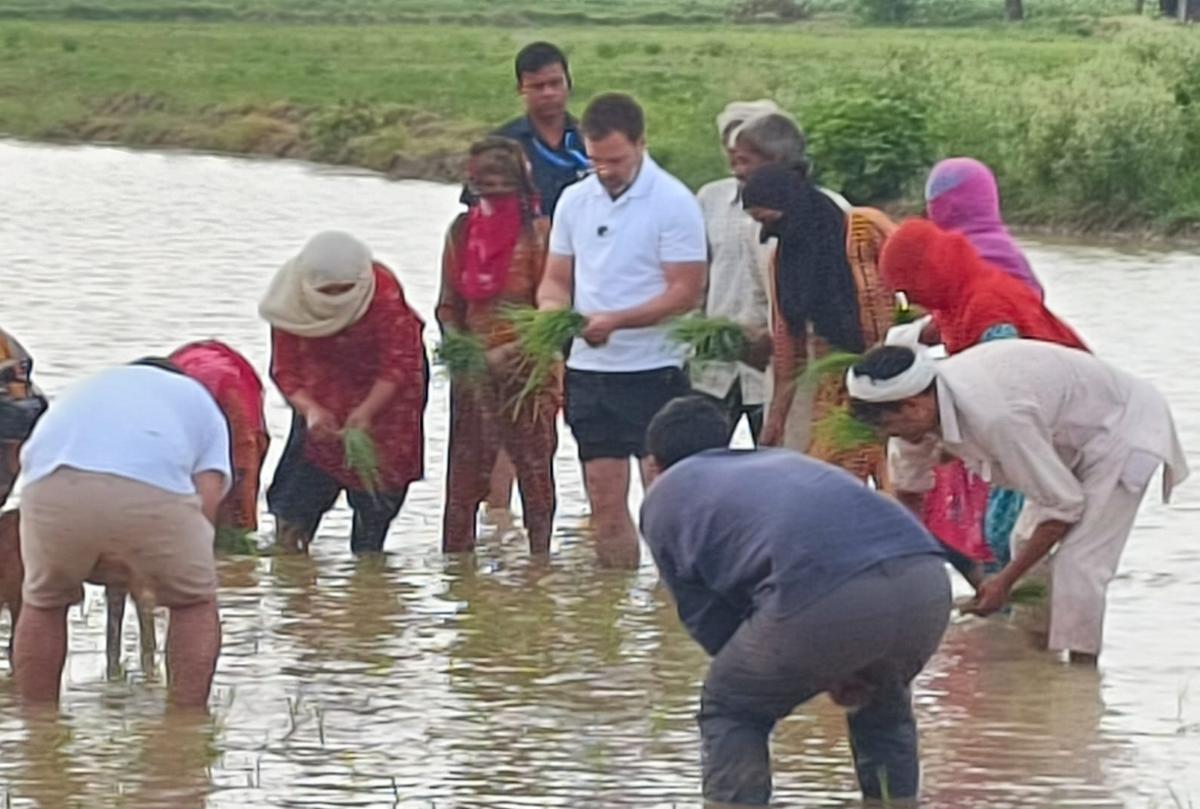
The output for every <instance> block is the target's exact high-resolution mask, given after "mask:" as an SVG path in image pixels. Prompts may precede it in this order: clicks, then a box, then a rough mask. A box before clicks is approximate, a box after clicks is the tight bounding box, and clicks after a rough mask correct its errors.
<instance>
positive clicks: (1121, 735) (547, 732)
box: [0, 143, 1200, 809]
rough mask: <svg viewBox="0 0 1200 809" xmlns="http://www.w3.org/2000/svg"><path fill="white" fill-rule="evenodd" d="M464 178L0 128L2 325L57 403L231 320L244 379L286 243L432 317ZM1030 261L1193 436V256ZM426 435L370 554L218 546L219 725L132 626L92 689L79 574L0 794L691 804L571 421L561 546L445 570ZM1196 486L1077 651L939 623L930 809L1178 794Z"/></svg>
mask: <svg viewBox="0 0 1200 809" xmlns="http://www.w3.org/2000/svg"><path fill="white" fill-rule="evenodd" d="M455 198H456V191H455V189H452V188H447V187H444V186H436V185H430V184H422V183H391V182H385V181H382V180H379V179H377V178H375V177H370V176H353V175H345V174H334V173H329V172H325V171H321V170H317V169H314V168H312V167H308V166H304V165H298V164H289V163H274V162H250V161H241V160H230V159H225V158H218V157H205V156H184V155H161V154H144V153H136V154H135V153H128V152H124V151H119V150H111V149H99V148H52V147H43V146H30V145H22V144H15V143H0V289H3V290H4V297H3V306H2V308H0V323H2V325H3V326H4V328H6V329H9V330H10V331H12V332H13V333H14V334H16V335H18V336H19V337H20V339H21V340H23V341H24V342H25V343H26V345H27V346H28V347H29V348H30V349H31V350H32V351H33V352H34V354H35V356H36V358H37V361H38V373H39V376H40V379H41V382H42V384H43V386H44V387H46V388H47V389H48V391H49V392H50V393H51V394H53V393H55V392H57V391H60V390H61V389H62V387H63V386H64V385H65V384H66V383H67V382H68V381H70V380H71V379H73V378H76V377H78V376H80V375H82V374H85V373H88V372H90V371H93V370H96V369H98V368H101V367H104V366H105V365H108V364H112V363H117V362H122V361H125V360H129V359H132V358H134V357H137V356H139V355H142V354H146V353H149V352H162V351H165V350H168V349H170V348H172V347H174V346H176V345H178V344H180V343H182V342H184V341H186V340H191V339H195V338H204V337H213V336H219V337H221V338H223V339H226V340H228V341H229V342H231V343H233V344H235V345H236V346H238V347H239V348H241V349H242V350H244V351H245V352H246V353H247V354H248V355H249V356H250V358H251V359H252V360H253V361H254V362H255V363H256V365H257V366H258V367H259V368H260V369H264V368H265V366H266V359H267V331H266V329H265V328H264V327H263V325H262V324H261V323H259V321H258V320H257V319H256V317H255V311H254V308H255V301H256V299H257V297H258V295H259V293H260V291H261V290H262V289H263V286H264V284H265V283H266V281H267V278H268V277H269V275H270V274H271V272H272V271H273V270H274V269H275V268H276V266H277V265H278V264H279V263H280V262H281V261H282V260H284V259H285V258H287V257H288V256H289V255H290V254H291V253H292V252H293V251H294V250H295V249H296V248H297V247H298V246H299V245H300V244H301V242H302V241H303V240H304V239H305V238H306V237H307V236H308V235H310V234H311V233H312V232H314V231H315V230H318V229H322V228H329V227H339V228H346V229H350V230H353V231H354V232H356V233H358V234H359V235H360V236H361V237H362V238H364V239H365V240H366V241H368V242H369V243H370V244H371V245H372V246H373V247H374V249H375V250H376V252H377V254H378V255H379V256H380V257H381V258H382V259H383V260H384V261H386V262H387V263H389V264H390V265H391V266H392V267H394V268H395V269H396V270H397V271H398V273H399V275H400V276H401V278H402V279H403V281H404V283H405V285H406V288H407V290H408V293H409V296H410V298H411V299H412V300H413V301H415V303H416V304H417V306H418V307H419V308H420V310H421V311H422V312H423V313H425V314H427V315H428V314H429V313H430V312H431V309H432V303H433V300H434V295H435V284H436V278H437V273H436V270H435V267H436V262H437V256H438V250H439V244H440V239H441V234H442V231H443V229H444V227H445V225H446V223H447V222H448V220H449V219H450V217H451V215H452V214H453V212H454V210H455V207H456V205H455ZM1030 254H1031V257H1032V258H1033V260H1034V263H1035V265H1036V266H1037V267H1038V269H1039V271H1040V272H1041V273H1042V275H1043V277H1044V279H1045V281H1046V284H1047V287H1048V290H1049V297H1050V301H1051V302H1052V305H1053V306H1054V308H1056V309H1057V310H1058V311H1059V312H1060V313H1062V314H1063V315H1065V316H1067V317H1069V318H1070V319H1071V320H1072V321H1073V322H1074V323H1075V324H1077V325H1078V326H1079V328H1080V330H1081V331H1082V332H1083V333H1084V334H1085V335H1086V337H1087V339H1088V340H1089V341H1090V342H1091V344H1092V345H1093V346H1094V347H1095V349H1096V350H1097V351H1098V352H1099V353H1100V354H1102V355H1104V356H1106V357H1108V358H1110V359H1111V360H1113V361H1114V362H1116V363H1118V364H1120V365H1122V366H1124V367H1127V368H1129V369H1131V370H1133V371H1135V372H1137V373H1139V374H1142V375H1144V376H1146V377H1148V378H1151V379H1153V380H1154V381H1155V382H1156V383H1157V384H1158V385H1159V386H1160V387H1161V388H1162V389H1163V390H1164V391H1165V392H1166V393H1167V394H1168V395H1169V396H1170V397H1171V400H1172V402H1173V404H1174V406H1175V412H1176V416H1177V419H1178V421H1179V423H1180V427H1181V429H1182V431H1183V433H1184V437H1185V443H1186V444H1187V445H1188V446H1189V447H1191V448H1193V449H1194V448H1196V447H1200V385H1198V384H1197V382H1196V380H1197V376H1196V373H1195V369H1196V368H1197V367H1200V344H1198V343H1197V342H1196V341H1194V340H1191V339H1190V338H1189V337H1188V335H1189V334H1190V333H1191V331H1192V329H1191V328H1189V323H1190V321H1191V320H1192V319H1194V316H1195V313H1194V311H1191V310H1190V309H1186V308H1185V306H1187V305H1188V304H1189V303H1190V304H1191V305H1192V306H1193V307H1194V305H1195V303H1196V302H1197V301H1200V265H1198V263H1197V259H1196V257H1195V256H1194V255H1189V254H1184V253H1123V252H1119V251H1114V250H1112V249H1107V248H1105V249H1101V248H1094V247H1085V246H1078V245H1070V244H1032V245H1030ZM1192 325H1193V326H1194V324H1192ZM427 336H428V337H429V339H431V340H432V339H433V336H432V329H431V330H430V331H429V332H428V333H427ZM269 407H270V413H269V417H270V424H271V429H272V435H273V437H274V439H275V440H276V449H275V451H274V452H273V453H272V463H273V461H274V458H275V457H276V456H277V454H278V449H279V447H280V446H281V444H282V438H283V436H284V431H285V427H286V411H285V410H284V408H283V403H282V401H281V400H280V399H279V398H278V396H277V395H273V396H272V398H271V400H270V404H269ZM427 425H428V432H429V468H428V480H427V481H426V482H425V483H422V484H420V485H418V486H415V487H414V488H413V491H412V496H411V499H410V502H409V504H408V505H407V507H406V508H405V510H404V512H403V514H402V516H401V518H400V519H399V520H398V521H397V523H396V525H395V526H394V528H393V531H392V534H391V536H390V538H389V541H388V550H389V551H390V555H389V556H388V558H387V559H386V562H384V563H383V564H359V565H356V564H355V563H354V562H353V561H352V560H351V558H350V556H349V554H348V551H347V541H346V539H345V537H346V533H347V530H348V520H347V513H346V511H345V510H344V509H342V508H339V510H338V511H336V512H335V513H333V514H332V515H331V516H330V517H329V518H328V519H327V520H326V522H325V524H324V526H323V528H322V533H321V537H320V539H319V541H318V542H317V543H316V545H315V546H314V553H313V558H312V559H311V560H296V559H289V560H282V559H268V558H260V559H240V560H227V561H225V562H223V564H222V569H221V578H222V585H223V587H222V594H221V608H222V615H223V620H224V630H225V645H224V651H223V655H222V658H221V663H220V668H219V671H218V673H217V679H216V688H215V693H214V697H213V706H214V710H213V716H212V718H211V719H210V720H206V721H203V722H198V723H190V724H188V723H180V722H178V721H174V720H164V719H163V718H162V715H163V710H162V709H163V697H164V693H163V684H162V659H161V654H160V656H159V659H158V661H157V665H156V667H155V668H154V670H151V671H143V670H141V669H140V668H139V667H138V664H137V662H136V661H137V654H136V637H135V636H136V631H135V628H134V626H133V624H132V617H131V618H130V625H129V626H128V627H127V631H126V645H127V648H126V655H125V657H126V665H127V667H128V668H127V673H126V676H125V678H124V679H123V680H120V681H106V680H105V678H104V654H103V641H104V614H103V605H102V596H101V594H100V593H98V592H89V594H88V600H87V602H86V603H85V604H84V605H82V607H81V608H78V609H72V611H71V654H70V658H69V663H68V670H67V675H66V678H67V680H66V686H65V691H64V703H63V706H62V707H63V710H62V713H61V716H60V717H58V718H57V719H54V720H52V721H32V720H26V719H24V718H22V717H21V716H20V715H19V714H18V713H17V712H16V711H15V709H14V705H13V703H12V694H11V684H10V680H9V679H8V678H7V677H6V676H4V677H0V805H3V806H10V805H11V806H13V807H29V806H45V807H58V806H64V807H66V806H87V807H99V806H171V807H181V808H182V807H200V806H210V807H243V806H251V807H253V806H380V807H387V806H402V807H410V806H411V807H434V806H436V807H441V808H442V809H447V808H449V807H513V808H514V809H515V808H516V807H534V806H538V807H543V806H546V807H568V806H570V807H607V806H637V807H670V806H679V807H684V806H697V805H698V804H699V800H698V797H697V793H698V767H697V758H698V754H697V736H696V730H695V726H694V724H693V721H692V714H693V712H694V711H695V708H696V695H697V683H698V682H699V680H700V678H701V677H702V675H703V672H704V668H705V660H704V657H703V655H702V653H700V652H699V651H698V649H697V648H696V647H695V646H694V645H693V644H692V643H691V642H690V641H689V640H688V639H687V637H686V636H685V635H684V634H683V633H682V632H681V631H680V629H679V626H678V623H677V621H676V619H675V617H674V615H673V613H672V610H671V607H670V605H669V602H668V600H667V598H666V596H665V594H664V593H663V591H662V589H661V588H660V587H659V586H657V577H656V575H655V571H654V568H653V566H652V564H651V563H650V562H649V561H647V562H646V563H644V564H643V566H642V568H641V569H640V570H638V571H637V572H634V573H606V572H599V571H597V570H596V569H595V568H594V564H593V559H592V555H591V552H590V550H589V548H588V547H587V545H586V543H585V542H584V541H583V540H581V539H580V538H579V531H578V528H579V525H580V523H581V516H582V514H583V500H582V498H581V490H580V486H579V482H578V475H577V471H576V465H575V463H574V462H573V461H572V459H571V452H572V449H573V447H572V445H571V442H570V440H569V438H565V440H564V446H563V449H562V451H561V454H560V457H559V459H558V472H559V479H560V481H561V493H562V513H561V516H560V521H559V524H560V528H559V530H558V532H557V536H556V540H555V548H556V553H555V555H554V557H553V560H552V561H551V562H550V563H549V564H548V565H544V566H539V565H534V564H530V563H529V562H528V561H527V560H526V558H525V556H524V554H523V553H522V549H521V545H520V542H519V541H515V540H508V541H505V540H503V539H501V538H492V539H490V540H488V541H487V542H486V543H485V544H484V546H483V548H482V549H481V551H480V553H479V555H478V558H477V559H476V560H475V561H473V562H466V561H461V560H459V561H449V562H448V561H445V560H444V559H442V558H441V557H440V556H439V554H438V553H437V546H438V524H439V518H440V517H439V515H440V508H441V494H440V485H439V484H440V480H441V478H442V474H443V464H442V458H443V455H444V449H445V446H444V444H445V438H444V437H445V430H446V388H445V384H444V383H443V382H441V381H439V382H438V383H437V384H436V386H435V389H434V392H433V398H432V401H431V404H430V408H429V414H428V420H427ZM1195 458H1196V456H1195V455H1194V454H1193V459H1194V460H1195ZM1194 465H1196V464H1194ZM1197 491H1198V490H1197V488H1196V486H1195V485H1192V486H1189V487H1185V488H1184V489H1183V490H1182V491H1181V492H1180V494H1179V497H1178V501H1177V502H1176V503H1175V504H1174V505H1172V506H1171V507H1169V508H1168V507H1164V506H1162V505H1161V504H1159V503H1157V502H1153V501H1148V502H1147V503H1146V505H1145V506H1144V508H1143V511H1142V514H1141V515H1140V518H1139V520H1138V524H1137V530H1136V532H1135V535H1134V537H1133V539H1132V541H1131V544H1130V548H1129V551H1128V553H1127V556H1126V559H1125V562H1124V565H1123V567H1122V572H1121V575H1120V578H1119V579H1118V580H1117V581H1116V582H1115V583H1114V585H1113V587H1112V593H1111V600H1110V605H1111V606H1110V614H1109V623H1108V636H1107V647H1106V653H1105V656H1104V659H1103V661H1102V667H1101V669H1100V671H1099V672H1098V673H1097V672H1087V671H1079V670H1073V669H1069V668H1066V667H1063V666H1061V665H1059V664H1057V663H1056V662H1055V661H1053V660H1051V659H1049V658H1047V657H1046V656H1045V655H1042V654H1038V653H1035V652H1033V651H1031V650H1030V649H1029V648H1028V647H1027V644H1026V641H1025V635H1024V634H1023V632H1021V631H1020V630H1019V629H1017V628H1015V627H1014V626H1012V625H1011V624H1009V623H1007V622H1006V621H1004V620H992V621H988V622H983V621H978V620H974V619H971V620H962V621H958V622H956V623H955V625H954V626H953V628H952V630H951V631H950V633H949V635H948V636H947V638H946V641H945V643H944V646H943V648H942V650H941V652H940V653H939V655H938V657H937V658H936V659H935V661H934V663H933V664H932V665H931V667H930V669H929V670H928V671H927V672H926V673H925V674H924V675H923V676H922V678H921V680H920V682H919V688H918V696H917V702H918V710H919V715H920V720H921V723H922V733H923V744H924V754H925V773H926V789H925V793H926V804H925V805H927V806H934V807H971V806H989V807H1051V806H1062V807H1066V806H1074V807H1119V806H1138V807H1143V806H1144V807H1153V806H1158V807H1173V806H1176V805H1179V806H1189V805H1191V804H1189V801H1191V802H1193V803H1196V802H1200V546H1198V545H1197V543H1196V541H1195V538H1196V535H1197V533H1198V532H1200V494H1197ZM267 529H268V530H269V524H268V526H267ZM0 621H2V623H0V637H7V634H8V629H9V628H8V625H7V617H5V618H4V619H0ZM160 623H161V618H160ZM160 629H161V626H160ZM3 666H6V664H4V663H0V667H3ZM774 755H775V764H776V768H777V774H778V775H777V785H778V802H779V804H780V805H784V806H845V805H851V804H852V802H853V800H854V797H855V791H854V783H853V778H852V774H851V771H850V768H849V766H848V764H849V758H848V752H847V747H846V743H845V740H844V733H843V730H842V719H841V716H840V714H839V713H838V712H837V711H836V710H834V709H833V708H832V707H831V706H830V705H828V704H826V703H824V702H821V703H819V704H815V705H813V706H810V707H809V708H807V709H805V710H804V711H802V712H801V713H799V714H797V715H796V716H794V717H792V718H791V719H789V720H788V721H786V722H785V723H783V724H782V725H781V726H780V728H779V729H778V732H777V734H776V739H775V745H774Z"/></svg>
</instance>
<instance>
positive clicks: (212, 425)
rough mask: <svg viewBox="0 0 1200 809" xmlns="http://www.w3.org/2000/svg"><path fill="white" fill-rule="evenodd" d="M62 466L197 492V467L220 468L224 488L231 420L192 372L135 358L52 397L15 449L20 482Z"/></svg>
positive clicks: (199, 469) (204, 469)
mask: <svg viewBox="0 0 1200 809" xmlns="http://www.w3.org/2000/svg"><path fill="white" fill-rule="evenodd" d="M64 466H66V467H71V468H72V469H79V470H81V471H84V472H104V473H107V474H110V475H117V476H119V477H124V478H129V479H131V480H136V481H139V482H141V483H146V484H148V485H150V486H157V487H158V488H160V489H164V490H165V491H168V492H173V493H175V494H195V493H196V485H195V483H194V482H193V481H192V476H193V475H195V474H198V473H200V472H220V473H221V474H222V475H224V476H225V488H226V490H227V491H228V489H229V486H230V479H231V475H230V457H229V425H228V423H227V422H226V421H225V416H224V415H222V413H221V409H220V408H219V407H217V403H216V401H215V400H214V399H213V397H212V396H210V395H209V393H208V391H206V390H205V389H204V387H203V386H202V385H201V384H200V383H199V382H197V381H195V380H194V379H191V378H189V377H186V376H183V375H182V374H176V373H172V372H170V371H165V370H162V369H160V368H149V367H146V366H139V365H126V366H122V367H120V368H113V369H111V370H108V371H104V372H103V373H100V374H97V375H96V376H93V377H92V378H90V379H87V380H84V381H83V382H80V383H77V384H75V385H73V386H72V387H71V388H70V389H69V390H68V391H67V392H66V393H64V394H63V395H62V396H60V397H59V398H58V399H56V400H54V401H53V402H52V403H51V405H50V407H49V409H48V410H46V414H45V415H44V416H42V418H41V420H40V421H39V422H38V423H37V426H36V427H34V429H33V434H32V435H30V437H29V440H28V441H26V442H25V446H24V448H23V449H22V450H21V469H22V475H23V476H24V480H25V484H26V485H29V484H32V483H36V482H37V481H38V480H41V479H42V478H44V477H46V476H47V475H49V474H50V473H51V472H53V471H54V470H56V469H58V468H59V467H64Z"/></svg>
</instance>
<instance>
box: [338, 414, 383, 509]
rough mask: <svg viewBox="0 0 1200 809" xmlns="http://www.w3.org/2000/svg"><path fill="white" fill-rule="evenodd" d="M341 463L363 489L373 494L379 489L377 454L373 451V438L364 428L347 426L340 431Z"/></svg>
mask: <svg viewBox="0 0 1200 809" xmlns="http://www.w3.org/2000/svg"><path fill="white" fill-rule="evenodd" d="M342 449H343V452H344V453H345V460H344V461H343V463H344V464H345V466H346V468H347V469H349V470H350V471H351V472H353V473H354V474H355V475H356V476H357V477H358V479H359V480H360V481H361V482H362V487H363V491H365V492H366V493H367V494H370V495H374V494H375V493H376V492H377V491H378V490H379V484H380V477H379V456H378V455H377V454H376V452H375V440H374V439H373V438H371V436H370V435H369V434H368V433H367V431H366V430H360V429H358V428H356V427H350V428H347V429H346V430H345V431H344V432H343V433H342Z"/></svg>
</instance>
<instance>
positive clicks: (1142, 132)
mask: <svg viewBox="0 0 1200 809" xmlns="http://www.w3.org/2000/svg"><path fill="white" fill-rule="evenodd" d="M1131 73H1132V74H1135V75H1136V79H1135V80H1131ZM1027 92H1028V95H1027V96H1026V98H1025V99H1024V103H1025V105H1026V108H1027V110H1028V127H1027V130H1026V136H1025V139H1024V141H1023V142H1022V143H1021V144H1020V146H1019V148H1018V153H1019V159H1020V162H1021V165H1020V167H1019V169H1020V171H1021V172H1022V173H1023V175H1024V176H1023V177H1022V180H1023V181H1024V182H1026V183H1027V184H1028V186H1029V190H1030V191H1034V192H1037V193H1040V194H1044V195H1046V196H1047V198H1048V199H1051V198H1053V199H1055V200H1056V202H1057V204H1056V205H1055V206H1054V207H1056V208H1058V209H1059V210H1063V209H1064V208H1065V209H1073V218H1075V219H1078V220H1082V221H1084V222H1092V223H1097V224H1098V223H1100V222H1102V221H1104V222H1113V223H1121V222H1124V221H1131V220H1138V219H1144V218H1149V217H1153V216H1155V215H1156V214H1158V213H1161V212H1162V211H1163V210H1164V209H1165V207H1166V205H1167V203H1169V201H1170V200H1169V190H1170V188H1171V187H1172V185H1173V184H1174V183H1175V182H1177V180H1178V174H1179V172H1180V169H1181V163H1182V157H1183V149H1184V139H1185V135H1186V128H1185V119H1184V115H1183V109H1182V108H1181V107H1180V105H1179V104H1178V103H1177V102H1176V98H1175V93H1174V92H1173V91H1172V88H1171V87H1170V85H1169V84H1168V83H1167V82H1166V81H1164V80H1163V79H1162V78H1160V77H1158V76H1156V75H1154V74H1153V73H1151V72H1149V71H1145V70H1141V69H1139V68H1138V66H1137V65H1136V64H1135V63H1134V62H1132V61H1131V60H1129V59H1120V58H1102V59H1098V60H1094V61H1092V62H1089V63H1088V64H1086V65H1084V66H1082V67H1081V68H1080V69H1079V70H1077V71H1076V72H1075V73H1074V74H1073V75H1071V76H1069V77H1067V78H1065V79H1059V80H1053V81H1042V82H1036V83H1034V84H1031V85H1030V86H1029V89H1028V91H1027Z"/></svg>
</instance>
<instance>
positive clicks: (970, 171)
mask: <svg viewBox="0 0 1200 809" xmlns="http://www.w3.org/2000/svg"><path fill="white" fill-rule="evenodd" d="M925 206H926V209H927V212H928V214H929V218H930V219H931V220H933V222H934V224H936V225H937V226H938V227H940V228H942V229H943V230H956V231H958V232H959V233H961V234H963V235H964V236H966V237H967V239H968V240H969V241H970V242H971V244H972V245H973V246H974V247H975V249H976V250H977V251H978V252H979V254H980V255H981V256H982V257H983V259H984V260H985V261H987V262H988V263H989V264H991V265H992V266H994V267H996V269H998V270H1002V271H1004V272H1005V273H1007V274H1008V275H1011V276H1012V277H1013V278H1016V279H1017V280H1018V281H1021V282H1022V283H1024V284H1025V285H1026V286H1028V287H1029V288H1030V289H1032V290H1033V291H1034V292H1036V293H1037V295H1038V297H1039V298H1042V297H1045V292H1044V291H1043V290H1042V285H1041V284H1040V283H1038V279H1037V276H1035V275H1034V274H1033V269H1032V268H1031V267H1030V266H1029V262H1028V261H1027V260H1026V259H1025V255H1024V254H1023V253H1022V252H1021V249H1020V248H1019V247H1017V244H1016V242H1014V241H1013V238H1012V236H1010V235H1009V233H1008V228H1006V227H1004V220H1002V219H1001V218H1000V192H999V191H998V190H997V188H996V178H995V177H994V176H993V175H992V172H991V169H989V168H988V167H987V166H985V165H984V164H983V163H980V162H979V161H978V160H974V159H972V158H970V157H952V158H950V159H949V160H943V161H942V162H940V163H938V164H937V165H936V166H934V167H933V171H931V172H930V173H929V180H928V181H927V182H926V184H925Z"/></svg>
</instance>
